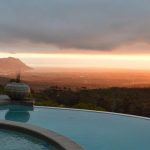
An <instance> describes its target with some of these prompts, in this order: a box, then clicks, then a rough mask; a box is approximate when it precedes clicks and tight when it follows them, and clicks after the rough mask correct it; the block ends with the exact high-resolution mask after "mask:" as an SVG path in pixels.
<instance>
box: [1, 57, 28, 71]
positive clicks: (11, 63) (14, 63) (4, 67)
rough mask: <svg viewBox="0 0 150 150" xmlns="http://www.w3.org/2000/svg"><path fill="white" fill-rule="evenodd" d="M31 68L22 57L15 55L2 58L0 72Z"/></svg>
mask: <svg viewBox="0 0 150 150" xmlns="http://www.w3.org/2000/svg"><path fill="white" fill-rule="evenodd" d="M30 69H31V68H30V67H29V66H27V65H26V64H24V63H23V62H22V61H21V60H20V59H18V58H14V57H8V58H0V72H18V71H27V70H30Z"/></svg>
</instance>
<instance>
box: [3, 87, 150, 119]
mask: <svg viewBox="0 0 150 150" xmlns="http://www.w3.org/2000/svg"><path fill="white" fill-rule="evenodd" d="M0 93H5V91H4V88H3V86H1V88H0ZM30 97H31V98H33V99H35V102H36V105H44V106H54V107H71V108H81V109H93V110H103V111H110V112H118V113H125V114H133V115H139V116H147V117H150V88H105V89H104V88H103V89H86V88H81V89H78V90H72V89H71V88H66V87H64V88H59V87H57V86H52V87H49V88H46V89H44V90H41V91H33V90H32V93H31V95H30Z"/></svg>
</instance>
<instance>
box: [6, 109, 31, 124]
mask: <svg viewBox="0 0 150 150" xmlns="http://www.w3.org/2000/svg"><path fill="white" fill-rule="evenodd" d="M29 119H30V113H29V112H28V111H24V112H19V111H10V110H9V111H8V112H7V113H6V115H5V120H10V121H18V122H28V121H29Z"/></svg>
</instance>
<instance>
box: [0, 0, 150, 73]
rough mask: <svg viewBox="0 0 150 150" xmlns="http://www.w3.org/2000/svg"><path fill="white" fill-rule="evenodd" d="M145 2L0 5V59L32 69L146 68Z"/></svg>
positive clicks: (149, 61)
mask: <svg viewBox="0 0 150 150" xmlns="http://www.w3.org/2000/svg"><path fill="white" fill-rule="evenodd" d="M149 14H150V1H147V0H142V1H141V0H132V1H131V0H126V1H124V0H120V1H118V0H114V1H110V0H92V1H91V0H82V1H81V0H76V1H68V0H61V1H59V0H51V1H47V0H38V2H37V1H35V0H26V1H22V0H21V1H20V0H15V1H11V2H10V1H9V0H1V1H0V58H4V57H16V58H19V59H21V60H22V61H23V62H25V63H26V64H28V65H30V66H32V67H94V68H121V69H146V70H149V69H150V15H149Z"/></svg>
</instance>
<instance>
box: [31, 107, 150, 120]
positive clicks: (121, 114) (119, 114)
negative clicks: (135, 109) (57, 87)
mask: <svg viewBox="0 0 150 150" xmlns="http://www.w3.org/2000/svg"><path fill="white" fill-rule="evenodd" d="M34 107H37V108H46V109H59V110H71V111H82V112H91V113H103V114H109V115H118V116H124V117H132V118H137V119H144V120H149V121H150V118H149V117H143V116H138V115H131V114H123V113H116V112H108V111H98V110H89V109H78V108H64V107H50V106H38V105H34Z"/></svg>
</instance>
